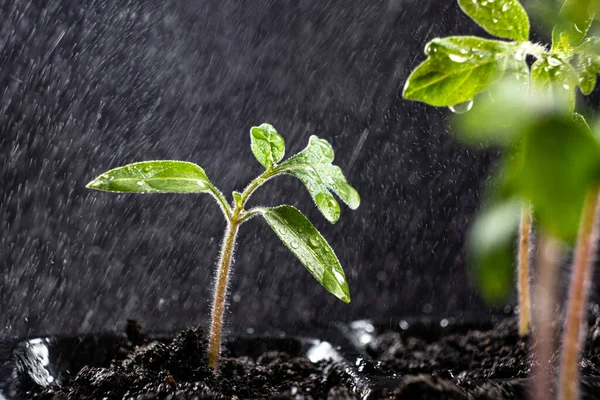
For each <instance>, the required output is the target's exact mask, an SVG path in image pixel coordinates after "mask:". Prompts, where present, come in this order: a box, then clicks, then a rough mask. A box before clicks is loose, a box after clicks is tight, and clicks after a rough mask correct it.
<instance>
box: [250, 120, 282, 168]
mask: <svg viewBox="0 0 600 400" xmlns="http://www.w3.org/2000/svg"><path fill="white" fill-rule="evenodd" d="M250 140H251V145H250V147H251V148H252V153H254V156H255V157H256V159H257V160H258V162H259V163H261V164H262V165H263V166H264V167H265V168H267V169H269V168H271V167H272V166H273V164H275V163H278V162H279V161H281V159H282V158H283V156H284V154H285V141H284V140H283V137H281V135H280V134H279V133H277V131H276V130H275V128H273V126H272V125H269V124H262V125H260V126H253V127H252V128H251V129H250Z"/></svg>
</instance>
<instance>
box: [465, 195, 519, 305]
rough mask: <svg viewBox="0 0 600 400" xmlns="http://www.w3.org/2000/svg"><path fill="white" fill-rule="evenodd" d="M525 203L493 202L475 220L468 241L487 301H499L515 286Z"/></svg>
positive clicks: (473, 265) (474, 274)
mask: <svg viewBox="0 0 600 400" xmlns="http://www.w3.org/2000/svg"><path fill="white" fill-rule="evenodd" d="M522 204H523V202H522V201H521V200H519V199H518V198H510V199H505V200H501V201H497V202H495V203H491V204H490V205H488V207H487V208H485V209H484V210H483V211H482V212H481V213H480V214H479V215H478V217H477V218H476V219H475V222H474V223H473V226H472V227H471V229H470V231H469V237H468V243H469V250H470V253H471V258H472V262H471V265H472V268H473V269H472V274H473V277H474V280H475V281H476V282H477V284H478V287H479V288H480V290H481V294H482V296H483V298H484V299H485V300H487V301H488V302H491V303H500V302H502V301H504V300H505V299H506V297H507V296H508V294H509V293H510V290H511V288H512V287H513V280H514V278H513V275H514V273H513V264H514V251H515V244H516V236H517V228H518V226H519V218H520V215H521V207H522Z"/></svg>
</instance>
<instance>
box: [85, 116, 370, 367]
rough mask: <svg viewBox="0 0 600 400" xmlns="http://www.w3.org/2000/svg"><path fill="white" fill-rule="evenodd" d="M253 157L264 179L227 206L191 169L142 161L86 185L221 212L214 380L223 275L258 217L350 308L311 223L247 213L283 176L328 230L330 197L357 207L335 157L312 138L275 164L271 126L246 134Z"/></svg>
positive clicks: (278, 149) (279, 149)
mask: <svg viewBox="0 0 600 400" xmlns="http://www.w3.org/2000/svg"><path fill="white" fill-rule="evenodd" d="M250 140H251V149H252V152H253V153H254V156H255V157H256V159H257V160H258V161H259V162H260V163H261V164H262V165H263V166H264V167H265V171H264V172H263V173H262V174H260V175H259V176H258V177H257V178H256V179H254V180H253V181H252V182H250V184H249V185H248V186H247V187H246V189H244V191H243V192H241V193H240V192H233V201H232V203H231V205H230V204H229V203H228V202H227V200H226V199H225V197H224V196H223V194H222V193H221V192H220V191H219V190H218V189H217V188H216V187H215V186H214V185H213V184H212V183H211V182H210V180H209V179H208V177H207V176H206V173H205V172H204V170H203V169H202V168H200V167H199V166H198V165H196V164H192V163H190V162H185V161H170V160H166V161H145V162H138V163H134V164H129V165H125V166H123V167H119V168H115V169H112V170H110V171H107V172H105V173H103V174H101V175H100V176H98V177H97V178H96V179H94V180H93V181H91V182H90V183H88V185H87V187H88V188H91V189H98V190H104V191H108V192H122V193H208V194H210V195H212V196H213V197H214V199H215V200H216V201H217V203H218V204H219V206H220V208H221V211H222V212H223V216H224V217H225V220H226V222H227V227H226V229H225V234H224V237H223V242H222V245H221V253H220V257H219V264H218V268H217V277H216V283H215V288H214V297H213V303H212V314H211V324H210V337H209V349H208V364H209V366H210V367H211V368H213V370H214V371H215V373H217V372H218V362H219V355H220V351H221V333H222V326H223V314H224V312H225V304H226V301H225V300H226V297H227V284H228V280H229V275H230V274H229V270H230V268H231V264H232V262H233V252H234V248H235V240H236V236H237V233H238V230H239V227H240V225H241V224H243V223H244V222H246V221H248V220H250V219H251V218H253V217H255V216H262V217H263V218H264V219H265V220H266V221H267V224H268V225H269V226H270V227H271V228H272V229H273V231H274V232H275V233H276V234H277V236H278V237H279V239H281V241H282V242H283V243H284V244H285V245H286V246H287V247H288V248H289V249H290V250H291V252H292V253H293V254H294V255H295V256H296V257H297V258H298V259H299V260H300V262H302V264H304V266H305V267H306V268H307V269H308V271H309V272H310V273H311V274H312V275H313V276H314V277H315V278H316V279H317V281H319V283H321V285H323V287H325V289H327V290H328V291H329V292H330V293H332V294H333V295H334V296H335V297H337V298H338V299H340V300H342V301H344V302H346V303H348V302H350V290H349V288H348V283H347V282H346V277H345V275H344V271H343V269H342V266H341V265H340V262H339V261H338V259H337V257H336V255H335V253H334V251H333V249H332V248H331V247H330V246H329V244H328V243H327V241H326V240H325V239H324V238H323V236H322V235H321V234H320V233H319V231H317V229H316V228H315V227H314V226H313V225H312V223H311V222H310V221H309V220H308V218H306V217H305V216H304V214H302V213H301V212H300V211H299V210H297V209H296V208H294V207H292V206H290V205H280V206H278V207H253V208H249V209H246V203H247V202H248V199H249V198H250V196H252V194H253V193H254V192H255V191H256V189H258V188H259V187H260V186H261V185H262V184H264V183H265V182H266V181H268V180H269V179H271V178H274V177H276V176H279V175H283V174H288V175H292V176H295V177H296V178H298V179H300V180H301V181H302V182H303V183H304V185H305V186H306V188H307V189H308V191H309V193H310V195H311V196H312V198H313V200H314V202H315V204H316V205H317V208H318V209H319V211H321V213H322V214H323V216H324V217H325V218H326V219H327V220H328V221H329V222H331V223H335V222H337V220H338V218H339V217H340V206H339V204H338V202H337V201H336V199H335V198H334V197H333V194H332V193H335V194H336V195H337V196H338V197H339V198H340V199H341V200H342V201H343V202H344V203H346V204H347V205H348V206H349V207H350V208H351V209H353V210H354V209H356V208H357V207H358V206H359V204H360V197H359V195H358V192H357V191H356V190H355V189H354V188H353V187H352V186H350V185H349V184H348V183H347V182H346V178H345V177H344V174H343V173H342V170H341V169H340V168H339V167H338V166H336V165H333V164H332V162H333V158H334V155H333V149H332V147H331V145H330V144H329V143H328V142H327V141H326V140H324V139H320V138H318V137H316V136H311V137H310V139H309V142H308V146H307V147H306V148H305V149H304V150H302V151H301V152H299V153H298V154H296V155H294V156H292V157H290V158H288V159H287V160H285V161H283V162H281V163H280V161H281V160H282V159H283V156H284V154H285V143H284V140H283V138H282V137H281V135H279V134H278V133H277V131H276V130H275V128H273V126H271V125H269V124H262V125H260V126H255V127H253V128H252V129H250Z"/></svg>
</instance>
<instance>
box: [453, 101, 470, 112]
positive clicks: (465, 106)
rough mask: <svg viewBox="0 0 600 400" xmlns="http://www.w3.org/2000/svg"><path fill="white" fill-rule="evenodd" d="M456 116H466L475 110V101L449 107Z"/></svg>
mask: <svg viewBox="0 0 600 400" xmlns="http://www.w3.org/2000/svg"><path fill="white" fill-rule="evenodd" d="M448 108H449V109H450V111H452V112H453V113H454V114H464V113H466V112H467V111H469V110H470V109H471V108H473V100H468V101H465V102H462V103H458V104H455V105H453V106H450V107H448Z"/></svg>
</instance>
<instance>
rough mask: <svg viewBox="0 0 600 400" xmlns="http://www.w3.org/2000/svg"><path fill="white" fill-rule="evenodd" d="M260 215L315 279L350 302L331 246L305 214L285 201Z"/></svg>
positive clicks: (342, 273) (346, 286) (344, 280)
mask: <svg viewBox="0 0 600 400" xmlns="http://www.w3.org/2000/svg"><path fill="white" fill-rule="evenodd" d="M262 215H263V217H264V218H265V220H266V221H267V223H268V224H269V225H270V226H271V228H273V232H275V233H276V234H277V236H279V239H281V241H282V242H283V243H284V244H285V245H286V246H287V247H288V248H289V249H290V251H291V252H292V253H294V255H296V257H298V259H299V260H300V262H302V264H304V266H305V267H306V268H307V269H308V270H309V271H310V273H311V274H312V275H313V276H314V277H315V279H316V280H317V281H319V282H320V283H321V285H323V286H324V287H325V288H326V289H327V290H328V291H329V292H331V294H333V295H334V296H335V297H337V298H338V299H340V300H342V301H344V302H346V303H349V302H350V289H349V288H348V283H347V282H346V277H345V275H344V270H343V269H342V266H341V265H340V262H339V261H338V259H337V257H336V255H335V253H334V252H333V249H332V248H331V246H329V244H328V243H327V241H326V240H325V239H324V238H323V236H321V234H320V233H319V231H317V229H316V228H315V227H314V226H313V224H311V222H310V221H309V220H308V218H306V217H305V216H304V214H302V213H301V212H300V211H298V210H297V209H296V208H294V207H292V206H288V205H283V206H279V207H275V208H267V209H264V211H263V212H262Z"/></svg>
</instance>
